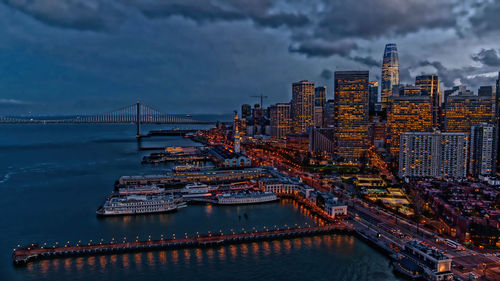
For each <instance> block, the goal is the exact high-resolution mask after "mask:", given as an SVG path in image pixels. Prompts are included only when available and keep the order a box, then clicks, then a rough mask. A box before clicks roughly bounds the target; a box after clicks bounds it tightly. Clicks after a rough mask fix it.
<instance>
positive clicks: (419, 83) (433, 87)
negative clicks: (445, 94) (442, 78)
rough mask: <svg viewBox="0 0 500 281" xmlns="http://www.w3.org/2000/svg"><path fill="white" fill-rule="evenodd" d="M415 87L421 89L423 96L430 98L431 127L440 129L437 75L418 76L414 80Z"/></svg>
mask: <svg viewBox="0 0 500 281" xmlns="http://www.w3.org/2000/svg"><path fill="white" fill-rule="evenodd" d="M415 86H416V87H419V88H420V89H422V91H423V93H424V94H425V95H429V96H430V97H431V102H432V126H433V127H434V128H439V127H440V120H441V117H440V116H441V93H440V91H439V77H438V76H437V75H420V76H417V77H416V78H415Z"/></svg>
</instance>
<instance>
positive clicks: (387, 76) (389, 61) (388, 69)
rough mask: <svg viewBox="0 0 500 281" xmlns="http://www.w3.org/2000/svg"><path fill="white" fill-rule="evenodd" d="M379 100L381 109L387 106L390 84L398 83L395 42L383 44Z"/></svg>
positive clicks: (390, 89)
mask: <svg viewBox="0 0 500 281" xmlns="http://www.w3.org/2000/svg"><path fill="white" fill-rule="evenodd" d="M380 84H381V89H382V91H381V102H382V109H384V110H385V109H386V108H387V102H388V98H389V97H390V96H391V93H392V86H394V85H398V84H399V59H398V48H397V46H396V44H393V43H390V44H387V45H385V50H384V60H383V64H382V81H381V83H380Z"/></svg>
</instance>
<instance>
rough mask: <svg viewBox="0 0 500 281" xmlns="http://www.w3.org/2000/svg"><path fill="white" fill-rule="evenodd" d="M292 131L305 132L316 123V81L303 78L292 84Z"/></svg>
mask: <svg viewBox="0 0 500 281" xmlns="http://www.w3.org/2000/svg"><path fill="white" fill-rule="evenodd" d="M291 119H292V126H291V129H292V132H294V133H296V134H300V133H305V132H306V131H307V128H309V127H310V126H313V125H314V82H309V81H307V80H303V81H300V82H296V83H293V85H292V103H291Z"/></svg>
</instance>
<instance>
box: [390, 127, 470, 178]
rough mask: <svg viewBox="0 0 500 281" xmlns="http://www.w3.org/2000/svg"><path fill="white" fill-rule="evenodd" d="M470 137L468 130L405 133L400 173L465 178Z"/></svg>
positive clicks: (417, 176)
mask: <svg viewBox="0 0 500 281" xmlns="http://www.w3.org/2000/svg"><path fill="white" fill-rule="evenodd" d="M468 139H469V137H468V134H465V133H442V132H440V131H434V132H432V133H431V132H425V133H414V132H411V133H409V132H405V133H402V134H401V144H400V152H399V172H398V175H399V177H400V178H422V177H423V178H425V177H432V178H454V179H460V178H465V177H466V175H467V158H468V157H467V152H468V141H469V140H468Z"/></svg>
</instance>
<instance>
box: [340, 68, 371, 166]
mask: <svg viewBox="0 0 500 281" xmlns="http://www.w3.org/2000/svg"><path fill="white" fill-rule="evenodd" d="M368 76H369V75H368V71H335V105H334V112H335V126H334V127H335V144H336V156H338V157H341V158H343V159H344V161H346V162H349V161H352V162H358V161H359V160H360V158H361V157H363V156H364V154H365V152H366V150H367V147H368V99H369V98H368Z"/></svg>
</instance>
